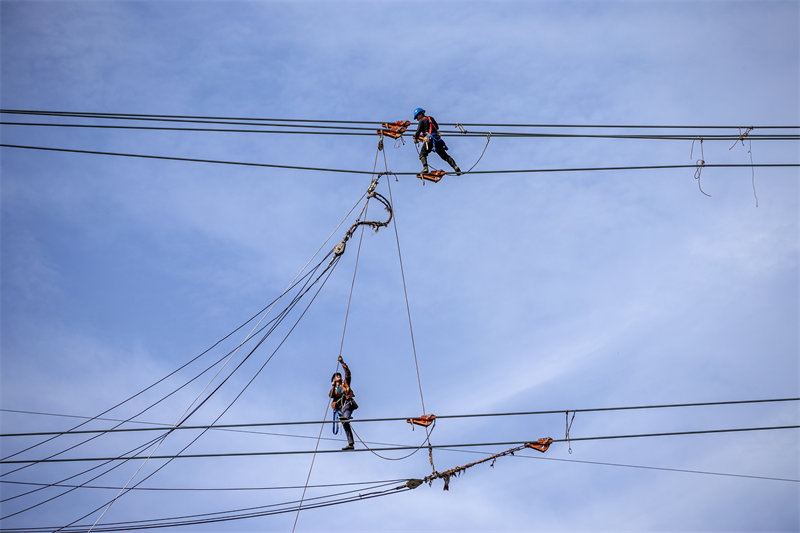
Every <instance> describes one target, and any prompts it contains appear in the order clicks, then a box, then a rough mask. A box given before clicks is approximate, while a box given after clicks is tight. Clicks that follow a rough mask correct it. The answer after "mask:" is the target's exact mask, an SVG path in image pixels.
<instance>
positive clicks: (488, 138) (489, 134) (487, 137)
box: [462, 131, 492, 174]
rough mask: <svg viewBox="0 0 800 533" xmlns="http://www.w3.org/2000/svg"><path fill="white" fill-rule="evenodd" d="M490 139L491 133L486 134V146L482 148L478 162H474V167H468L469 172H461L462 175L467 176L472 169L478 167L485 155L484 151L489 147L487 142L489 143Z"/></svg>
mask: <svg viewBox="0 0 800 533" xmlns="http://www.w3.org/2000/svg"><path fill="white" fill-rule="evenodd" d="M491 139H492V132H491V131H490V132H489V133H487V134H486V145H485V146H484V147H483V152H481V155H480V156H479V157H478V160H477V161H475V164H474V165H472V166H471V167H469V170H467V171H466V172H462V174H469V173H470V172H471V171H472V169H473V168H475V167H476V166H478V163H480V162H481V159H483V154H485V153H486V149H487V148H488V147H489V141H490V140H491Z"/></svg>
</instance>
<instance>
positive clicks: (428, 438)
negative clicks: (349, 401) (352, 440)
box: [351, 422, 436, 461]
mask: <svg viewBox="0 0 800 533" xmlns="http://www.w3.org/2000/svg"><path fill="white" fill-rule="evenodd" d="M433 426H434V427H435V426H436V423H435V422H434V424H433ZM351 429H352V428H351ZM431 433H433V427H431V430H430V433H428V432H426V434H425V440H423V441H422V444H420V445H419V446H417V447H416V448H415V449H414V451H412V452H411V453H409V454H408V455H404V456H403V457H386V456H383V455H381V454H379V453H378V452H376V451H375V450H373V449H372V448H370V447H369V446H367V444H366V443H365V442H364V441H363V440H361V437H360V436H359V435H358V432H356V430H355V429H353V434H354V435H355V436H356V438H357V439H358V442H360V443H361V444H362V445H363V446H364V448H366V449H367V450H369V452H370V453H372V454H373V455H375V456H377V457H380V458H381V459H385V460H387V461H401V460H403V459H408V458H409V457H411V456H412V455H414V454H415V453H417V452H418V451H420V450H421V449H422V448H424V447H425V446H426V445H427V446H428V451H429V452H430V446H431Z"/></svg>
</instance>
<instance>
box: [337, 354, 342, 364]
mask: <svg viewBox="0 0 800 533" xmlns="http://www.w3.org/2000/svg"><path fill="white" fill-rule="evenodd" d="M337 361H339V362H340V363H344V359H342V356H341V355H340V356H339V358H338V359H337Z"/></svg>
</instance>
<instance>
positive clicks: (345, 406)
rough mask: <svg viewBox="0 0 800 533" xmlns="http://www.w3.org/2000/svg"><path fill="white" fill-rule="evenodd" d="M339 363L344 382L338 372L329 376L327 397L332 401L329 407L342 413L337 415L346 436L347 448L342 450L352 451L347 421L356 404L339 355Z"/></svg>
mask: <svg viewBox="0 0 800 533" xmlns="http://www.w3.org/2000/svg"><path fill="white" fill-rule="evenodd" d="M339 362H340V363H341V364H342V368H343V369H344V380H342V375H341V374H340V373H339V372H336V373H335V374H334V375H333V376H331V391H330V392H329V393H328V396H329V397H330V398H331V400H333V401H332V402H331V407H332V408H333V409H335V410H338V411H339V412H340V413H342V414H341V415H339V420H341V421H342V427H343V428H344V433H345V435H347V446H345V447H344V448H342V450H352V449H354V448H355V442H354V441H353V430H352V429H351V428H350V422H348V420H350V419H351V418H352V417H353V411H355V410H356V409H358V404H357V403H356V400H355V393H354V392H353V389H351V388H350V381H351V380H352V376H351V374H350V368H348V366H347V364H346V363H345V362H344V360H343V359H342V356H341V355H340V356H339Z"/></svg>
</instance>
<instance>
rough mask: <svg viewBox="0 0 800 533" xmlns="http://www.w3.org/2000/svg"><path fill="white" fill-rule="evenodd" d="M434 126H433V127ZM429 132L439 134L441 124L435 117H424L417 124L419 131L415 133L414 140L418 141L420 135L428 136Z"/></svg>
mask: <svg viewBox="0 0 800 533" xmlns="http://www.w3.org/2000/svg"><path fill="white" fill-rule="evenodd" d="M431 126H433V127H431ZM429 134H435V135H438V134H439V124H437V123H436V119H435V118H433V117H422V120H420V121H419V123H418V124H417V131H416V133H414V140H415V141H418V140H419V138H420V136H425V137H427V136H428V135H429Z"/></svg>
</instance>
